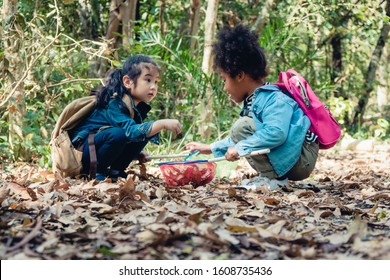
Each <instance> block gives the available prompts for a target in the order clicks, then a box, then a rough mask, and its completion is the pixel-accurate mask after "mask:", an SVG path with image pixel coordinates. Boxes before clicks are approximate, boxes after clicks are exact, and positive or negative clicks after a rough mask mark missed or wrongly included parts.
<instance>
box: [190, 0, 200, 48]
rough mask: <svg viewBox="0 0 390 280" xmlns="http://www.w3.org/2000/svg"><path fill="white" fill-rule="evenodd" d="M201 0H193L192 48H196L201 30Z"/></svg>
mask: <svg viewBox="0 0 390 280" xmlns="http://www.w3.org/2000/svg"><path fill="white" fill-rule="evenodd" d="M200 8H201V5H200V0H191V27H190V50H191V51H193V50H194V49H195V46H196V43H197V39H196V36H197V35H198V31H199V20H200Z"/></svg>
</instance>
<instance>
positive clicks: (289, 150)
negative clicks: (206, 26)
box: [186, 25, 319, 190]
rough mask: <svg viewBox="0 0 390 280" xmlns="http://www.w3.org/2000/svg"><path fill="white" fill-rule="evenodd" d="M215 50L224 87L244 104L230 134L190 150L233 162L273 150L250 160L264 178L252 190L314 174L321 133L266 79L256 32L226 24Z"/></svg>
mask: <svg viewBox="0 0 390 280" xmlns="http://www.w3.org/2000/svg"><path fill="white" fill-rule="evenodd" d="M213 50H214V67H215V69H216V70H217V71H218V72H219V74H220V76H221V78H222V80H223V81H224V83H225V87H224V89H225V91H226V92H227V93H228V94H229V96H230V97H231V99H233V100H234V101H235V102H243V108H242V110H241V113H240V118H239V120H238V121H237V122H236V123H235V124H234V125H233V126H232V128H231V131H230V137H228V138H226V139H224V140H221V141H217V142H214V143H212V144H203V143H198V142H191V143H188V144H187V145H186V148H187V149H189V150H191V151H193V150H200V151H201V153H204V154H209V153H213V155H214V156H216V157H220V156H225V157H226V159H227V160H230V161H235V160H237V159H238V158H239V156H242V155H245V154H248V153H251V152H253V151H256V150H259V149H267V148H268V149H270V153H269V154H267V155H257V156H252V157H249V158H248V162H249V164H250V165H251V166H252V167H253V168H254V169H255V170H256V171H257V172H259V173H260V176H261V177H260V176H259V177H256V178H254V179H252V180H251V181H249V183H248V182H246V184H245V186H246V187H248V188H257V187H260V186H266V187H267V188H268V189H270V190H274V189H277V188H278V187H280V186H286V185H288V180H294V181H296V180H303V179H305V178H307V177H309V175H310V173H311V172H312V171H313V169H314V167H315V163H316V160H317V156H318V150H319V144H318V141H317V140H316V135H307V132H308V129H309V127H310V120H309V119H308V117H307V116H306V115H304V114H303V111H302V110H301V109H300V108H299V106H298V104H297V103H296V102H295V101H294V100H293V99H292V98H290V97H289V96H288V95H287V94H285V93H283V92H282V91H281V90H280V89H279V88H278V87H277V86H275V85H271V84H268V83H265V78H266V76H267V74H268V73H267V60H266V57H265V55H264V51H263V49H262V48H261V47H260V46H259V44H258V36H257V34H256V33H254V32H251V31H250V30H249V28H247V27H245V26H242V25H239V26H236V27H235V28H229V27H224V28H223V29H222V30H221V31H220V32H219V33H218V40H217V42H216V43H215V44H214V46H213Z"/></svg>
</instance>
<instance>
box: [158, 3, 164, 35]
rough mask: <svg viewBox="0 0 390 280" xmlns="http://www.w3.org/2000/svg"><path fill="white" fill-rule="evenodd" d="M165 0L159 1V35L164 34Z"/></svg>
mask: <svg viewBox="0 0 390 280" xmlns="http://www.w3.org/2000/svg"><path fill="white" fill-rule="evenodd" d="M165 5H166V4H165V0H161V6H160V12H159V13H158V22H159V26H160V33H161V35H164V34H165V24H164V23H165V20H164V12H165Z"/></svg>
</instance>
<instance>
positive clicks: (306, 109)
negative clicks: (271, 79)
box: [275, 69, 341, 149]
mask: <svg viewBox="0 0 390 280" xmlns="http://www.w3.org/2000/svg"><path fill="white" fill-rule="evenodd" d="M275 85H277V86H279V87H280V88H281V89H282V90H286V91H288V92H289V93H290V95H291V96H292V98H293V99H294V100H295V101H296V102H297V103H298V105H299V107H300V108H301V109H302V111H303V113H305V114H306V116H308V118H309V119H310V122H311V126H310V127H309V130H310V131H312V132H314V133H315V134H316V135H317V136H318V141H319V143H320V149H329V148H331V147H333V146H334V145H336V143H337V141H338V140H339V139H340V137H341V130H340V126H339V124H338V123H337V121H336V120H335V119H334V118H333V117H332V115H331V114H330V112H329V110H328V108H327V107H326V106H325V105H324V104H322V103H321V101H320V100H319V99H318V98H317V96H316V95H315V93H314V92H313V90H312V89H311V88H310V86H309V84H308V83H307V81H306V80H305V79H304V78H303V77H302V76H301V75H299V74H298V73H297V72H296V71H295V70H293V69H289V70H287V71H286V72H280V73H279V79H278V83H276V84H275Z"/></svg>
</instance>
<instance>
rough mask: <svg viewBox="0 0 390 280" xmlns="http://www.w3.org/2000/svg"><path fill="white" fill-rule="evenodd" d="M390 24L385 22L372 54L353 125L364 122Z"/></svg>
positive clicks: (389, 9)
mask: <svg viewBox="0 0 390 280" xmlns="http://www.w3.org/2000/svg"><path fill="white" fill-rule="evenodd" d="M386 16H387V17H390V0H387V1H386ZM389 31H390V24H389V22H384V23H383V26H382V29H381V32H380V35H379V38H378V41H377V44H376V47H375V50H374V53H373V54H372V57H371V61H370V64H369V65H368V70H367V73H366V75H365V81H366V82H365V87H364V91H363V92H362V94H361V95H360V98H359V102H358V105H357V108H356V109H355V113H354V116H353V119H352V125H353V126H357V125H361V124H362V123H363V116H364V113H365V110H366V105H367V103H368V99H369V97H370V94H371V92H372V91H373V90H374V82H375V77H376V71H377V69H378V66H379V61H380V58H381V55H382V51H383V48H384V47H385V44H386V41H387V38H388V37H389Z"/></svg>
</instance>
